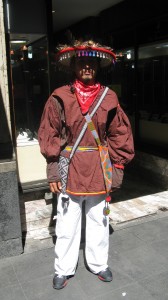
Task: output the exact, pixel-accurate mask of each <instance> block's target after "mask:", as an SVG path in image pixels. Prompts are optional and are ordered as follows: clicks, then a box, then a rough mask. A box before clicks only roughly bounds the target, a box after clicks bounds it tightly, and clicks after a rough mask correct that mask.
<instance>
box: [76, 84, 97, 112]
mask: <svg viewBox="0 0 168 300" xmlns="http://www.w3.org/2000/svg"><path fill="white" fill-rule="evenodd" d="M74 87H75V90H76V92H75V94H76V96H77V99H78V102H79V105H80V107H81V111H82V114H86V113H87V112H88V110H89V107H90V106H91V105H92V103H93V102H94V100H95V98H96V96H97V94H98V92H99V91H100V83H96V84H94V85H85V84H84V83H82V82H81V81H78V80H76V81H75V83H74Z"/></svg>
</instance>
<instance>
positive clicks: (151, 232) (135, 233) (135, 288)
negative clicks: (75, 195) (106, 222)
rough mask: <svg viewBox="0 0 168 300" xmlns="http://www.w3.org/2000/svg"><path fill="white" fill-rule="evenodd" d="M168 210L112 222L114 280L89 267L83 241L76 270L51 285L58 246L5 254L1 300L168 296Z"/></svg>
mask: <svg viewBox="0 0 168 300" xmlns="http://www.w3.org/2000/svg"><path fill="white" fill-rule="evenodd" d="M167 232H168V212H166V211H165V212H160V213H158V214H157V215H155V216H149V217H147V218H145V219H143V218H142V219H141V220H135V221H132V222H128V223H125V224H122V226H121V227H115V226H113V225H112V226H111V227H110V249H109V254H110V255H109V266H110V267H111V269H112V271H113V276H114V279H113V281H112V282H111V283H104V282H101V281H100V280H99V279H98V278H97V276H96V275H93V274H92V273H90V272H89V271H87V269H86V267H85V263H84V258H83V248H84V247H83V244H81V248H80V253H79V264H78V268H77V272H76V275H75V276H74V277H73V278H71V279H70V280H69V282H68V285H67V286H66V287H65V288H64V289H63V290H60V291H57V290H54V289H53V288H52V278H53V272H54V270H53V262H54V246H51V247H50V246H49V248H48V249H46V248H45V249H41V250H39V251H34V252H31V253H24V254H22V255H19V256H15V257H10V258H4V259H0V299H1V300H16V299H17V300H37V299H39V300H53V299H57V300H59V299H60V300H64V299H68V300H79V299H80V300H88V299H90V300H94V299H95V300H109V299H111V300H112V299H114V300H124V299H125V300H167V299H168V281H167V280H168V234H167Z"/></svg>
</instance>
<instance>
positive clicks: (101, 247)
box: [55, 194, 109, 275]
mask: <svg viewBox="0 0 168 300" xmlns="http://www.w3.org/2000/svg"><path fill="white" fill-rule="evenodd" d="M68 196H69V203H68V207H67V209H66V207H65V205H64V201H63V200H64V199H63V197H64V195H63V194H59V195H58V204H57V221H56V236H57V240H56V245H55V273H56V274H59V275H73V274H74V273H75V270H76V266H77V262H78V256H79V247H80V241H81V221H82V202H83V201H85V214H86V237H85V256H86V261H87V265H88V267H89V269H90V270H91V271H92V272H93V273H95V274H97V273H98V272H100V271H101V270H105V269H106V268H107V267H108V265H107V261H108V251H109V217H108V216H105V215H104V212H103V211H104V207H105V200H104V199H105V195H98V196H74V195H73V196H72V195H68Z"/></svg>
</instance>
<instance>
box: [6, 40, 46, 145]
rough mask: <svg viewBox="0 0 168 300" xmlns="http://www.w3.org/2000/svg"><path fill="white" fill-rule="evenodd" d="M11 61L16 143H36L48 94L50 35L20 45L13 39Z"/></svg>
mask: <svg viewBox="0 0 168 300" xmlns="http://www.w3.org/2000/svg"><path fill="white" fill-rule="evenodd" d="M11 65H12V82H13V95H14V111H15V124H16V132H17V145H18V146H19V145H20V146H21V145H31V144H35V143H38V142H37V131H38V128H39V123H40V119H41V115H42V111H43V108H44V104H45V102H46V100H47V98H48V95H49V79H48V43H47V38H46V37H43V38H41V39H39V40H37V41H35V42H33V43H32V44H23V45H22V46H21V47H16V45H15V47H14V45H13V44H12V43H11Z"/></svg>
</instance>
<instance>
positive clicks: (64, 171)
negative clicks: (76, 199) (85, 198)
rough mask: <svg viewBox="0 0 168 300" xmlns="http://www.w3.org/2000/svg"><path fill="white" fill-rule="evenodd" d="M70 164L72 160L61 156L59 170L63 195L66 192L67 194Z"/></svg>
mask: <svg viewBox="0 0 168 300" xmlns="http://www.w3.org/2000/svg"><path fill="white" fill-rule="evenodd" d="M69 163H70V158H67V157H64V156H62V155H60V157H59V163H58V170H59V175H60V179H61V186H62V189H61V191H62V193H63V194H65V192H66V186H67V181H68V169H69Z"/></svg>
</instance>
